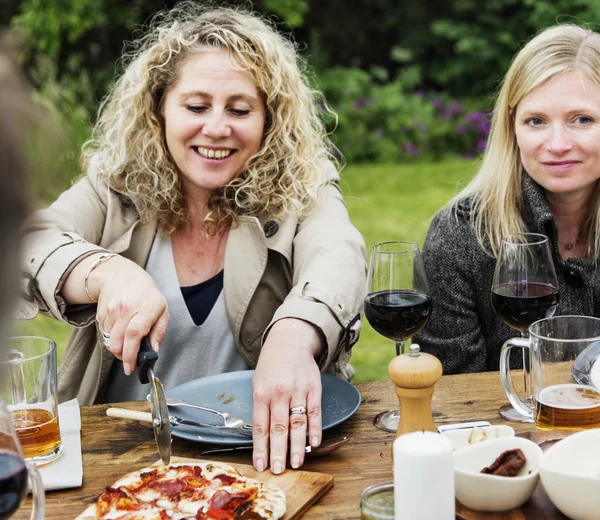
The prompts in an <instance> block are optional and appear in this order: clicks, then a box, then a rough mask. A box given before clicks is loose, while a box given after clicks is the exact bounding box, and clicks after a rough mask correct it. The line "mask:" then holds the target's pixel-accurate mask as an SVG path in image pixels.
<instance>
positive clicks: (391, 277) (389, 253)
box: [365, 241, 431, 432]
mask: <svg viewBox="0 0 600 520" xmlns="http://www.w3.org/2000/svg"><path fill="white" fill-rule="evenodd" d="M430 314H431V296H430V292H429V285H428V283H427V276H426V275H425V267H424V266H423V260H422V258H421V253H420V251H419V246H418V245H417V244H415V243H414V242H405V241H398V242H382V243H380V244H376V245H374V246H373V249H372V250H371V260H370V263H369V274H368V278H367V297H366V298H365V316H366V317H367V320H369V323H370V324H371V326H372V327H373V328H374V329H375V330H376V331H377V332H378V333H379V334H381V335H382V336H385V337H386V338H388V339H391V340H393V341H394V342H395V344H396V355H397V356H398V355H400V354H403V353H405V352H407V351H406V350H405V344H404V343H405V341H406V340H407V339H409V338H412V337H413V336H414V335H415V334H417V333H418V332H420V331H421V329H422V328H423V327H425V325H426V324H427V322H428V321H429V316H430ZM399 421H400V410H398V409H394V410H387V411H385V412H382V413H380V414H379V415H377V416H376V417H375V419H374V420H373V424H374V425H375V426H376V427H377V428H379V429H380V430H384V431H387V432H395V431H396V430H397V429H398V423H399Z"/></svg>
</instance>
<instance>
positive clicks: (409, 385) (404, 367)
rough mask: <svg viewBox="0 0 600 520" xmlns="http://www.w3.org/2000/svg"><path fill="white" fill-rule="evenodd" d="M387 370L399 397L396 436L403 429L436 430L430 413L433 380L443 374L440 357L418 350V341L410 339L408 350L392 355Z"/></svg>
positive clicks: (438, 378)
mask: <svg viewBox="0 0 600 520" xmlns="http://www.w3.org/2000/svg"><path fill="white" fill-rule="evenodd" d="M388 374H389V376H390V379H391V380H392V382H393V383H394V384H395V385H396V395H397V396H398V400H399V401H400V423H399V424H398V431H397V432H396V435H395V438H398V437H399V436H400V435H402V434H403V433H409V432H416V431H431V432H435V431H437V430H436V427H435V425H434V424H433V417H432V414H431V398H432V396H433V391H434V388H435V384H436V383H437V382H438V381H439V380H440V378H441V377H442V363H441V362H440V360H439V359H438V358H436V357H435V356H432V355H431V354H427V353H425V352H421V351H420V347H419V345H416V344H414V343H413V344H412V345H411V346H410V352H409V353H408V354H402V355H400V356H396V357H395V358H394V359H392V361H391V362H390V364H389V366H388Z"/></svg>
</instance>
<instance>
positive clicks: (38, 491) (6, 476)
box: [0, 398, 45, 520]
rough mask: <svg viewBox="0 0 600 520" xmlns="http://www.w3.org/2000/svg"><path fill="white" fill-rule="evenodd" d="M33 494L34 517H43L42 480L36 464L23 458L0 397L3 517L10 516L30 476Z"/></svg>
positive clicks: (0, 499) (0, 515) (2, 519)
mask: <svg viewBox="0 0 600 520" xmlns="http://www.w3.org/2000/svg"><path fill="white" fill-rule="evenodd" d="M28 476H29V480H30V483H31V494H32V495H33V501H32V507H31V517H30V518H31V519H32V520H44V509H45V495H44V486H43V485H42V479H41V478H40V475H39V473H38V472H37V470H36V468H35V466H34V465H33V464H29V463H26V462H25V461H24V460H23V453H22V452H21V447H20V446H19V441H18V439H17V434H16V433H15V429H14V427H13V424H12V416H11V413H10V412H9V411H8V408H6V404H5V403H4V402H3V401H2V399H1V398H0V520H5V519H7V518H10V517H11V516H12V514H13V513H14V512H15V511H16V510H17V509H18V508H19V505H20V504H21V502H22V501H23V498H24V497H25V494H26V492H27V477H28Z"/></svg>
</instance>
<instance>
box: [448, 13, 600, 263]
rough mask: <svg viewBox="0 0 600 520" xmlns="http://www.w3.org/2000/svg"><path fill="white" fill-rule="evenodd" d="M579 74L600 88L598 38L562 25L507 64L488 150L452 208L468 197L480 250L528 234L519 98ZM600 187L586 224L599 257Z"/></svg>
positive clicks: (585, 232) (495, 248)
mask: <svg viewBox="0 0 600 520" xmlns="http://www.w3.org/2000/svg"><path fill="white" fill-rule="evenodd" d="M573 70H576V71H579V72H581V73H582V74H583V75H584V76H585V77H586V78H588V79H589V80H590V81H592V82H593V83H595V84H596V85H598V87H599V88H600V34H598V33H596V32H594V31H591V30H589V29H584V28H582V27H579V26H577V25H572V24H560V25H556V26H553V27H550V28H548V29H546V30H544V31H542V32H540V33H539V34H537V35H536V36H535V37H534V38H532V39H531V40H530V41H529V42H528V43H527V44H526V45H525V46H524V47H523V49H521V51H520V52H519V53H518V54H517V55H516V57H515V58H514V60H513V63H512V65H511V66H510V68H509V70H508V72H507V73H506V76H505V77H504V81H503V84H502V87H501V89H500V92H499V94H498V98H497V100H496V104H495V106H494V113H493V117H492V125H491V132H490V135H489V137H488V146H487V149H486V151H485V154H484V156H483V162H482V165H481V167H480V169H479V171H478V173H477V175H476V176H475V177H474V178H473V180H472V181H471V182H470V183H469V185H468V186H467V187H466V188H465V189H464V190H463V191H462V192H461V193H459V194H458V196H457V197H455V198H454V199H453V200H452V201H451V204H456V203H457V202H458V201H459V200H460V199H463V198H465V197H471V198H472V201H473V210H474V211H473V212H472V213H471V215H472V218H473V221H474V224H475V228H476V230H477V238H478V241H479V244H480V245H481V247H482V248H484V249H487V247H486V245H485V243H486V239H487V240H488V241H489V242H488V243H489V247H490V248H491V253H492V254H493V255H494V256H496V255H497V253H498V251H499V249H500V244H501V241H502V237H503V236H504V235H508V234H511V233H522V232H525V231H527V230H526V229H525V228H526V226H525V223H524V221H523V218H522V216H521V212H520V209H521V207H522V201H523V196H522V191H521V180H522V177H523V164H522V162H521V157H520V152H519V147H518V146H517V137H516V134H515V121H514V118H515V112H516V108H517V105H518V104H519V103H520V102H521V100H522V99H523V98H524V97H525V96H526V95H527V94H529V93H530V92H531V91H532V90H534V89H535V88H537V87H539V86H541V85H542V84H544V83H546V82H548V81H550V80H551V79H553V78H555V77H557V76H558V75H559V74H562V73H565V72H569V71H573ZM599 195H600V185H598V186H596V190H595V193H594V202H593V205H592V207H593V208H594V209H593V210H592V211H591V212H590V215H589V216H588V221H587V222H586V223H585V224H584V230H583V236H584V237H585V239H586V240H587V254H588V256H590V257H591V258H597V257H598V254H599V253H600V196H599Z"/></svg>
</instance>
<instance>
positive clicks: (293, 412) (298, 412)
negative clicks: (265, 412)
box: [290, 406, 306, 415]
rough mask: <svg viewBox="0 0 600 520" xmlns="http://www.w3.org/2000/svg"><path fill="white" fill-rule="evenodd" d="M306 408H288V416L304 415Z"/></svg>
mask: <svg viewBox="0 0 600 520" xmlns="http://www.w3.org/2000/svg"><path fill="white" fill-rule="evenodd" d="M305 414H306V407H305V406H294V407H293V408H290V415H305Z"/></svg>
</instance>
